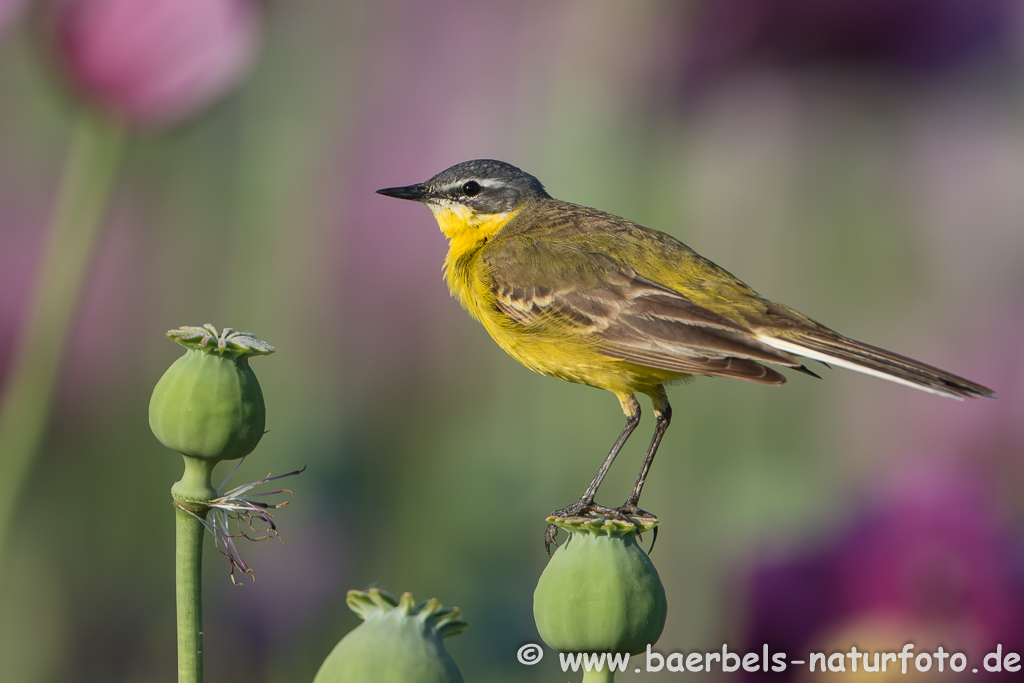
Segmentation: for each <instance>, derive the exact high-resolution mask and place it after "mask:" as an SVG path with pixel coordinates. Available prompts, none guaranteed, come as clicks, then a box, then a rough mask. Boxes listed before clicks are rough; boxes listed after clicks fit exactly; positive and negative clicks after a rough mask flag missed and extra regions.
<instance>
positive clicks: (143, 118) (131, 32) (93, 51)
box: [0, 0, 259, 128]
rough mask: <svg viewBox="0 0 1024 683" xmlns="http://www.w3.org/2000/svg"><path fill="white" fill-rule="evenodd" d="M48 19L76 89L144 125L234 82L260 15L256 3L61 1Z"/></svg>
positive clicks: (179, 112) (174, 116)
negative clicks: (52, 15)
mask: <svg viewBox="0 0 1024 683" xmlns="http://www.w3.org/2000/svg"><path fill="white" fill-rule="evenodd" d="M3 1H4V0H0V4H2V2H3ZM53 18H54V28H55V34H56V39H57V47H58V50H59V52H60V56H61V58H62V60H63V62H64V67H65V70H66V72H67V73H68V75H69V76H70V78H71V80H72V81H73V82H74V84H75V85H76V86H77V88H78V89H79V90H80V91H81V92H82V93H83V94H84V95H85V96H86V97H87V98H88V99H90V100H92V101H93V102H95V103H97V104H98V105H99V106H100V107H102V108H103V109H105V110H107V111H109V112H110V113H112V114H113V115H114V116H116V117H118V118H121V119H123V120H124V121H125V122H127V123H128V124H130V125H134V126H137V127H144V128H152V127H155V126H160V125H166V124H169V123H174V122H177V121H179V120H181V119H183V118H185V117H187V116H189V115H191V114H193V113H194V112H196V111H197V110H198V109H200V108H201V107H203V106H204V105H206V104H208V103H210V102H211V101H213V100H214V99H216V98H217V97H218V96H220V95H221V94H223V93H224V92H225V91H226V90H228V89H229V88H230V87H231V86H232V85H234V84H235V83H236V82H238V81H239V80H240V79H241V78H242V76H244V74H245V72H246V71H247V69H248V67H249V65H250V64H251V62H252V57H253V54H254V52H255V46H256V37H257V29H258V20H259V16H258V13H257V7H256V2H255V0H59V1H58V3H57V5H56V7H55V11H54V17H53Z"/></svg>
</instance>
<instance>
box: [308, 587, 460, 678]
mask: <svg viewBox="0 0 1024 683" xmlns="http://www.w3.org/2000/svg"><path fill="white" fill-rule="evenodd" d="M347 602H348V606H349V607H350V608H351V609H352V611H353V612H355V613H356V614H358V615H359V616H360V617H362V619H363V623H362V624H360V625H359V626H357V627H356V628H354V629H353V630H352V631H350V632H349V633H348V635H346V636H345V637H344V638H342V639H341V640H340V641H339V642H338V644H337V645H335V646H334V649H333V650H331V653H330V654H329V655H327V659H325V660H324V663H323V664H322V665H321V666H320V670H319V671H318V672H317V674H316V678H314V679H313V683H353V682H354V681H373V682H374V683H463V679H462V673H461V672H460V671H459V667H458V666H457V665H456V664H455V660H454V659H452V656H451V655H450V654H448V651H447V650H445V649H444V644H443V643H442V642H441V640H442V639H443V638H445V637H446V636H451V635H455V634H458V633H462V631H464V630H465V629H466V627H467V626H468V624H467V623H466V622H465V621H463V620H462V619H460V618H459V617H460V614H461V613H460V612H459V610H458V609H456V608H452V607H442V606H441V603H440V602H438V601H437V600H436V599H431V600H427V601H426V602H421V603H420V604H418V605H417V604H415V602H414V600H413V597H412V593H405V594H403V595H402V598H401V600H395V598H394V597H392V596H391V595H390V594H389V593H387V592H385V591H382V590H379V589H377V588H371V589H370V590H369V591H365V592H364V591H354V590H353V591H349V592H348V600H347Z"/></svg>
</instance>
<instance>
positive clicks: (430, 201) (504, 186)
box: [377, 159, 550, 239]
mask: <svg viewBox="0 0 1024 683" xmlns="http://www.w3.org/2000/svg"><path fill="white" fill-rule="evenodd" d="M377 193H378V194H382V195H385V196H388V197H397V198H399V199H410V200H412V201H416V202H420V203H421V204H425V205H426V206H427V208H428V209H430V211H431V212H432V213H433V214H434V218H436V219H437V222H438V225H440V226H441V231H442V232H444V234H445V235H446V236H448V238H449V239H453V238H458V237H465V236H468V235H467V234H466V233H468V232H469V233H473V234H475V235H479V236H482V237H486V236H489V234H491V233H492V232H493V231H495V230H497V229H498V228H500V227H501V226H502V225H504V224H505V222H506V221H507V220H508V219H509V218H510V217H511V216H512V215H513V214H515V213H517V212H518V211H519V210H521V209H522V208H524V207H525V206H527V205H528V204H530V203H532V202H534V201H537V200H538V199H545V198H550V195H548V193H547V192H545V191H544V186H543V185H541V183H540V181H539V180H537V179H536V178H534V177H533V176H532V175H530V174H529V173H526V172H525V171H522V170H520V169H518V168H516V167H515V166H513V165H512V164H507V163H505V162H504V161H495V160H494V159H476V160H474V161H464V162H462V163H461V164H456V165H454V166H452V167H451V168H449V169H446V170H444V171H441V172H440V173H438V174H437V175H436V176H434V177H433V178H431V179H430V180H427V181H426V182H423V183H417V184H416V185H408V186H405V187H388V188H385V189H383V190H377Z"/></svg>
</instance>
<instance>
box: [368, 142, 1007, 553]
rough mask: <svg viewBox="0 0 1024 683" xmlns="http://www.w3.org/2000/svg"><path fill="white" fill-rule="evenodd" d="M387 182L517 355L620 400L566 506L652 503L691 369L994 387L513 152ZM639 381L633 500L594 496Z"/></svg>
mask: <svg viewBox="0 0 1024 683" xmlns="http://www.w3.org/2000/svg"><path fill="white" fill-rule="evenodd" d="M377 192H378V193H380V194H383V195H387V196H388V197H398V198H399V199H410V200H412V201H416V202H420V203H422V204H425V205H426V206H427V208H428V209H430V211H431V212H432V213H433V214H434V218H436V219H437V222H438V224H439V225H440V227H441V232H443V233H444V234H445V236H446V237H447V238H448V242H449V249H448V255H447V256H446V257H445V261H444V269H445V270H444V272H445V279H446V280H447V281H448V287H449V288H450V289H451V292H452V294H453V296H455V297H457V298H458V299H459V302H460V303H461V304H462V305H463V307H465V308H466V309H467V310H468V311H469V314H470V315H471V316H473V317H474V318H476V319H477V320H479V321H480V322H481V323H482V324H483V326H484V327H485V328H486V329H487V331H488V332H489V333H490V335H491V337H493V338H494V341H496V342H497V343H498V345H499V346H500V347H501V348H503V349H505V351H507V352H508V354H509V355H511V356H512V357H513V358H515V359H516V360H517V361H519V362H520V363H522V364H523V365H525V366H526V367H528V368H530V369H532V370H536V371H537V372H540V373H542V374H545V375H551V376H552V377H558V378H561V379H564V380H568V381H570V382H577V383H579V384H587V385H589V386H592V387H597V388H599V389H605V390H607V391H610V392H612V393H614V394H615V396H616V397H617V398H618V399H619V403H620V404H621V406H622V410H623V412H624V413H625V414H626V426H625V428H624V429H623V430H622V433H621V434H619V437H618V439H616V440H615V443H614V445H613V446H612V449H611V451H610V452H609V453H608V456H607V457H606V458H605V460H604V462H603V463H602V464H601V467H600V469H599V470H598V471H597V475H596V476H595V477H594V479H593V481H591V482H590V486H588V487H587V489H586V491H584V493H583V496H582V497H580V499H579V500H578V501H577V502H575V503H573V504H572V505H569V506H568V507H566V508H563V509H562V510H558V511H556V512H555V513H553V514H554V515H555V516H563V517H567V516H574V515H579V514H585V513H587V512H598V513H604V514H609V513H611V514H616V515H619V516H622V515H625V514H641V515H645V514H647V513H645V512H644V511H642V510H640V509H639V507H638V503H639V501H640V492H641V490H642V489H643V485H644V481H645V480H646V478H647V473H648V471H649V470H650V467H651V462H652V461H653V460H654V455H655V453H656V452H657V450H658V444H659V443H661V439H662V437H663V436H664V434H665V430H666V429H667V428H668V425H669V421H670V420H671V418H672V409H671V407H670V406H669V402H668V396H667V395H666V393H665V385H666V384H667V383H670V382H674V381H678V380H683V379H686V378H688V377H690V376H692V375H710V376H715V377H737V378H739V379H745V380H748V381H751V382H758V383H761V384H782V383H783V382H785V381H786V378H785V377H784V376H783V375H781V374H780V373H779V372H777V371H776V370H774V369H772V368H770V367H766V366H764V365H762V363H772V364H774V365H781V366H784V367H789V368H793V369H796V370H800V371H802V372H806V373H808V374H811V375H814V373H813V372H811V371H810V370H808V369H807V368H805V367H804V366H803V365H802V364H801V363H800V361H798V360H797V359H796V358H795V356H802V357H804V358H810V359H813V360H817V361H821V362H823V363H825V364H834V365H839V366H842V367H846V368H849V369H851V370H857V371H859V372H864V373H867V374H869V375H874V376H875V377H881V378H882V379H888V380H892V381H894V382H899V383H900V384H906V385H907V386H911V387H914V388H916V389H923V390H924V391H929V392H932V393H934V394H939V395H942V396H951V397H953V398H958V399H961V398H964V397H976V396H988V397H992V395H993V392H992V390H991V389H988V388H986V387H984V386H982V385H980V384H975V383H974V382H971V381H970V380H967V379H964V378H963V377H957V376H956V375H953V374H950V373H948V372H945V371H943V370H940V369H938V368H935V367H932V366H930V365H925V364H924V363H919V362H918V361H915V360H912V359H910V358H907V357H905V356H900V355H898V354H895V353H891V352H889V351H885V350H883V349H880V348H877V347H875V346H870V345H868V344H864V343H861V342H859V341H855V340H853V339H850V338H849V337H844V336H843V335H841V334H839V333H837V332H834V331H832V330H831V329H829V328H827V327H825V326H824V325H821V324H819V323H816V322H814V321H813V320H811V319H810V318H808V317H806V316H804V315H801V314H800V313H797V312H796V311H794V310H793V309H792V308H788V307H787V306H783V305H782V304H779V303H776V302H774V301H771V300H769V299H764V298H762V297H761V296H759V295H758V294H757V292H755V291H754V290H752V289H751V288H750V287H748V286H747V285H745V284H744V283H743V282H741V281H740V280H738V279H737V278H735V277H734V276H733V275H731V274H730V273H728V272H726V271H725V270H724V269H722V268H720V267H718V266H717V265H715V264H714V263H712V262H711V261H709V260H707V259H706V258H704V257H702V256H700V255H699V254H697V253H696V252H694V251H693V250H692V249H690V248H689V247H687V246H686V245H685V244H683V243H681V242H679V241H678V240H676V239H675V238H674V237H671V236H669V235H666V234H665V233H662V232H658V231H656V230H651V229H649V228H645V227H643V226H641V225H637V224H636V223H633V222H632V221H628V220H626V219H624V218H620V217H618V216H614V215H612V214H609V213H604V212H603V211H598V210H597V209H591V208H588V207H586V206H579V205H577V204H570V203H569V202H563V201H560V200H557V199H553V198H552V197H551V196H550V195H549V194H548V193H547V192H546V191H545V190H544V186H543V185H541V183H540V181H539V180H537V179H536V178H534V177H533V176H532V175H530V174H529V173H525V172H524V171H521V170H520V169H518V168H516V167H515V166H512V165H511V164H507V163H504V162H502V161H494V160H490V159H478V160H476V161H467V162H464V163H461V164H457V165H455V166H452V167H451V168H449V169H447V170H446V171H442V172H441V173H438V174H437V175H436V176H434V177H433V178H431V179H430V180H428V181H426V182H425V183H419V184H416V185H409V186H407V187H391V188H386V189H383V190H377ZM814 376H815V377H817V375H814ZM636 392H640V393H644V394H647V395H648V396H650V397H651V401H652V402H653V404H654V416H655V427H654V437H653V438H652V439H651V443H650V446H649V447H648V449H647V456H646V457H645V458H644V462H643V466H642V468H641V469H640V475H639V476H638V477H637V480H636V485H635V486H634V487H633V492H632V493H631V494H630V495H629V497H628V498H627V499H626V502H625V503H624V504H623V505H622V506H620V507H618V508H606V507H603V506H600V505H596V504H595V503H594V496H595V495H596V493H597V489H598V487H599V486H600V485H601V480H602V479H603V478H604V476H605V474H606V473H607V472H608V468H609V467H610V466H611V464H612V461H614V460H615V456H616V455H617V454H618V452H619V450H620V449H621V448H622V445H623V444H624V443H625V442H626V439H627V438H629V435H630V434H632V433H633V430H634V429H635V428H636V426H637V424H639V422H640V404H639V403H638V402H637V400H636V396H635V394H636ZM549 532H550V530H549ZM549 538H550V536H549Z"/></svg>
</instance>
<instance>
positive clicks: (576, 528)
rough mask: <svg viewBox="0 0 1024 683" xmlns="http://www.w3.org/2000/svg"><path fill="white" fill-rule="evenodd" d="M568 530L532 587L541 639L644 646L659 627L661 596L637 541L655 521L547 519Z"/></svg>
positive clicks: (595, 647) (625, 648)
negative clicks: (567, 537) (567, 534)
mask: <svg viewBox="0 0 1024 683" xmlns="http://www.w3.org/2000/svg"><path fill="white" fill-rule="evenodd" d="M551 521H553V523H554V524H556V525H558V526H559V527H560V528H562V529H565V530H566V531H568V532H569V540H567V541H566V542H565V543H563V544H562V545H561V546H559V547H558V549H557V550H556V551H555V553H554V555H552V557H551V559H550V560H549V561H548V566H547V567H546V568H545V569H544V572H543V573H542V574H541V576H540V580H539V581H538V582H537V589H536V590H535V591H534V594H533V616H534V619H535V620H536V622H537V631H538V632H539V633H540V637H541V638H543V639H544V642H545V643H547V644H548V646H549V647H551V648H552V649H555V650H558V651H560V652H592V653H602V652H608V653H627V654H630V655H634V654H637V653H639V652H644V651H645V650H646V649H647V646H648V645H650V644H653V643H655V642H656V641H657V640H658V638H659V637H660V636H661V631H662V629H663V628H664V626H665V615H666V613H667V612H668V603H667V602H666V600H665V588H664V586H662V584H661V579H660V578H659V577H658V571H657V570H656V569H655V568H654V564H653V563H652V562H651V559H650V558H649V557H648V556H647V553H645V552H644V551H643V549H641V548H640V546H639V545H638V544H637V532H638V531H639V532H642V531H646V530H648V529H651V528H653V527H654V526H655V525H656V524H657V522H656V521H649V520H637V522H636V523H635V524H630V523H628V522H624V521H620V520H612V519H591V518H580V517H577V518H572V519H557V518H556V519H553V520H551Z"/></svg>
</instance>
